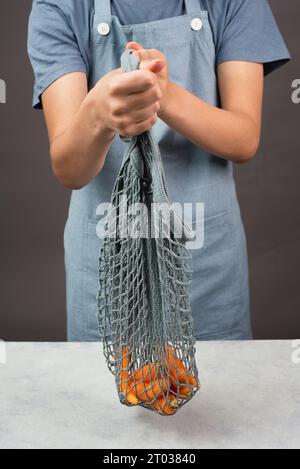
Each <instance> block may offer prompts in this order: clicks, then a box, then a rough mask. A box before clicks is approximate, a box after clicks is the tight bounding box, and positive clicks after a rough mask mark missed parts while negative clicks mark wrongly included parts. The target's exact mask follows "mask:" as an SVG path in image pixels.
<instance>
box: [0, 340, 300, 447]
mask: <svg viewBox="0 0 300 469" xmlns="http://www.w3.org/2000/svg"><path fill="white" fill-rule="evenodd" d="M292 353H293V349H292V342H291V341H271V342H270V341H269V342H267V341H261V342H258V341H253V342H198V343H197V364H198V368H199V372H200V377H201V380H202V384H203V387H202V390H200V391H199V392H198V393H197V394H196V395H195V397H194V398H193V399H192V400H191V401H190V402H189V403H188V404H186V405H185V406H184V407H183V408H182V409H180V410H179V411H178V412H177V414H176V415H174V416H171V417H161V416H159V415H156V414H154V413H152V412H149V411H147V410H145V409H143V408H140V407H131V408H129V407H126V406H123V405H121V404H120V403H119V400H118V396H117V393H116V390H115V384H114V378H113V376H112V375H111V374H110V372H109V371H108V369H107V368H106V365H105V363H104V359H103V356H102V344H101V343H8V344H7V363H6V364H5V365H3V364H2V365H1V364H0V448H52V449H53V448H105V449H113V448H122V449H124V448H142V449H147V448H156V449H168V448H178V449H194V448H300V364H295V363H293V361H292Z"/></svg>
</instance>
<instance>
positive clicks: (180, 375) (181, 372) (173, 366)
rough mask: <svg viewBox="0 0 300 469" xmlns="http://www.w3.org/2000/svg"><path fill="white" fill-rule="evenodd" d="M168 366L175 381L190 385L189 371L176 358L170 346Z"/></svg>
mask: <svg viewBox="0 0 300 469" xmlns="http://www.w3.org/2000/svg"><path fill="white" fill-rule="evenodd" d="M168 349H169V350H167V351H168V361H167V366H168V369H169V373H170V375H171V377H172V378H173V380H174V381H175V382H177V383H184V384H188V377H187V370H186V368H185V366H184V364H183V363H182V361H181V360H180V359H179V358H178V357H176V355H175V353H174V351H173V348H172V347H171V346H168Z"/></svg>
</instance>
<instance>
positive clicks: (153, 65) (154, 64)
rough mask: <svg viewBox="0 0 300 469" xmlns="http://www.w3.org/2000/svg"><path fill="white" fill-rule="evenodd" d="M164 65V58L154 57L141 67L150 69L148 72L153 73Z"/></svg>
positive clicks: (159, 70) (160, 69) (157, 71)
mask: <svg viewBox="0 0 300 469" xmlns="http://www.w3.org/2000/svg"><path fill="white" fill-rule="evenodd" d="M165 65H166V61H165V60H164V59H154V60H150V61H149V62H147V63H145V65H144V67H143V68H144V69H147V70H150V72H153V73H159V72H161V71H162V70H163V68H164V67H165Z"/></svg>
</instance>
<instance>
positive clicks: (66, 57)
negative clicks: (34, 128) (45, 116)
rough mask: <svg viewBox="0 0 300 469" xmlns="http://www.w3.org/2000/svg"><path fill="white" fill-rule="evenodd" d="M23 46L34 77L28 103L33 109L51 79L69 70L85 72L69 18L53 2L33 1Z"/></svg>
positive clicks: (39, 107) (40, 102) (53, 79)
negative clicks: (25, 40)
mask: <svg viewBox="0 0 300 469" xmlns="http://www.w3.org/2000/svg"><path fill="white" fill-rule="evenodd" d="M27 48H28V55H29V59H30V62H31V65H32V68H33V72H34V76H35V82H34V90H33V103H32V105H33V107H34V108H36V109H41V108H42V101H41V94H42V93H43V92H44V91H45V90H46V89H47V88H48V87H49V86H50V85H51V84H52V83H53V82H54V81H55V80H57V79H58V78H60V77H61V76H63V75H65V74H67V73H71V72H78V71H80V72H85V73H87V65H86V63H85V61H84V59H83V57H82V55H81V53H80V48H79V46H78V43H77V40H76V38H75V36H74V33H73V30H72V27H71V22H70V17H69V16H68V14H67V12H66V11H62V9H61V8H60V7H59V6H58V5H56V4H54V3H50V2H46V1H41V0H34V1H33V5H32V10H31V13H30V17H29V24H28V42H27Z"/></svg>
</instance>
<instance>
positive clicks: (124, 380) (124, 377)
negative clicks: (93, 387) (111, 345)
mask: <svg viewBox="0 0 300 469" xmlns="http://www.w3.org/2000/svg"><path fill="white" fill-rule="evenodd" d="M128 365H129V360H128V358H127V349H126V346H125V345H124V346H123V350H122V370H121V373H120V383H119V386H120V389H121V392H122V394H123V396H126V400H127V401H128V402H129V403H130V404H132V405H137V404H138V402H139V400H138V398H137V397H136V395H135V394H134V392H133V391H130V392H127V389H128V387H127V384H129V380H128V378H129V376H128Z"/></svg>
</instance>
